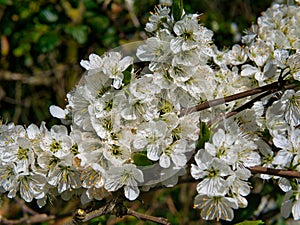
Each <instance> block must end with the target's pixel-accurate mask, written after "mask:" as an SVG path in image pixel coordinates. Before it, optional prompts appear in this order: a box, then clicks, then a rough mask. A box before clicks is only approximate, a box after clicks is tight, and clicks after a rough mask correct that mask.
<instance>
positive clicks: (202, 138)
mask: <svg viewBox="0 0 300 225" xmlns="http://www.w3.org/2000/svg"><path fill="white" fill-rule="evenodd" d="M199 127H200V132H199V139H198V142H197V146H196V150H198V149H201V148H204V144H205V142H207V141H209V138H210V130H209V128H208V126H207V125H206V123H205V122H203V121H200V124H199Z"/></svg>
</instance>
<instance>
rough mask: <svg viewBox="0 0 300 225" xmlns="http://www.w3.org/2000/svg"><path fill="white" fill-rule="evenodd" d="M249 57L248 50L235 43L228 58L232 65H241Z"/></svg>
mask: <svg viewBox="0 0 300 225" xmlns="http://www.w3.org/2000/svg"><path fill="white" fill-rule="evenodd" d="M247 59H248V56H247V50H246V49H245V48H242V47H241V46H240V45H237V44H235V45H233V46H232V48H231V50H230V51H228V53H227V60H228V62H229V63H230V64H232V65H241V64H243V63H245V62H246V60H247Z"/></svg>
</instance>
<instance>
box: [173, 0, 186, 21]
mask: <svg viewBox="0 0 300 225" xmlns="http://www.w3.org/2000/svg"><path fill="white" fill-rule="evenodd" d="M182 13H183V0H174V1H173V4H172V15H173V18H174V20H175V21H178V20H180V19H181V17H182Z"/></svg>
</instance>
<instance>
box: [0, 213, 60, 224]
mask: <svg viewBox="0 0 300 225" xmlns="http://www.w3.org/2000/svg"><path fill="white" fill-rule="evenodd" d="M53 219H55V216H54V215H47V214H45V213H43V214H35V215H33V216H24V217H22V218H20V219H18V220H10V219H6V218H4V217H2V216H0V224H3V225H13V224H33V223H42V222H46V221H49V220H53Z"/></svg>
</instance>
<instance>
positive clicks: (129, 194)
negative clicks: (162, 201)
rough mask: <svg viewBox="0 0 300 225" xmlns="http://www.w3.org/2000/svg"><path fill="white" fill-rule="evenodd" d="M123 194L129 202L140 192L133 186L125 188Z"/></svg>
mask: <svg viewBox="0 0 300 225" xmlns="http://www.w3.org/2000/svg"><path fill="white" fill-rule="evenodd" d="M124 192H125V196H126V198H127V199H129V200H131V201H132V200H135V199H136V198H137V197H138V196H139V194H140V190H139V188H138V187H137V186H134V187H129V186H125V187H124Z"/></svg>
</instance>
